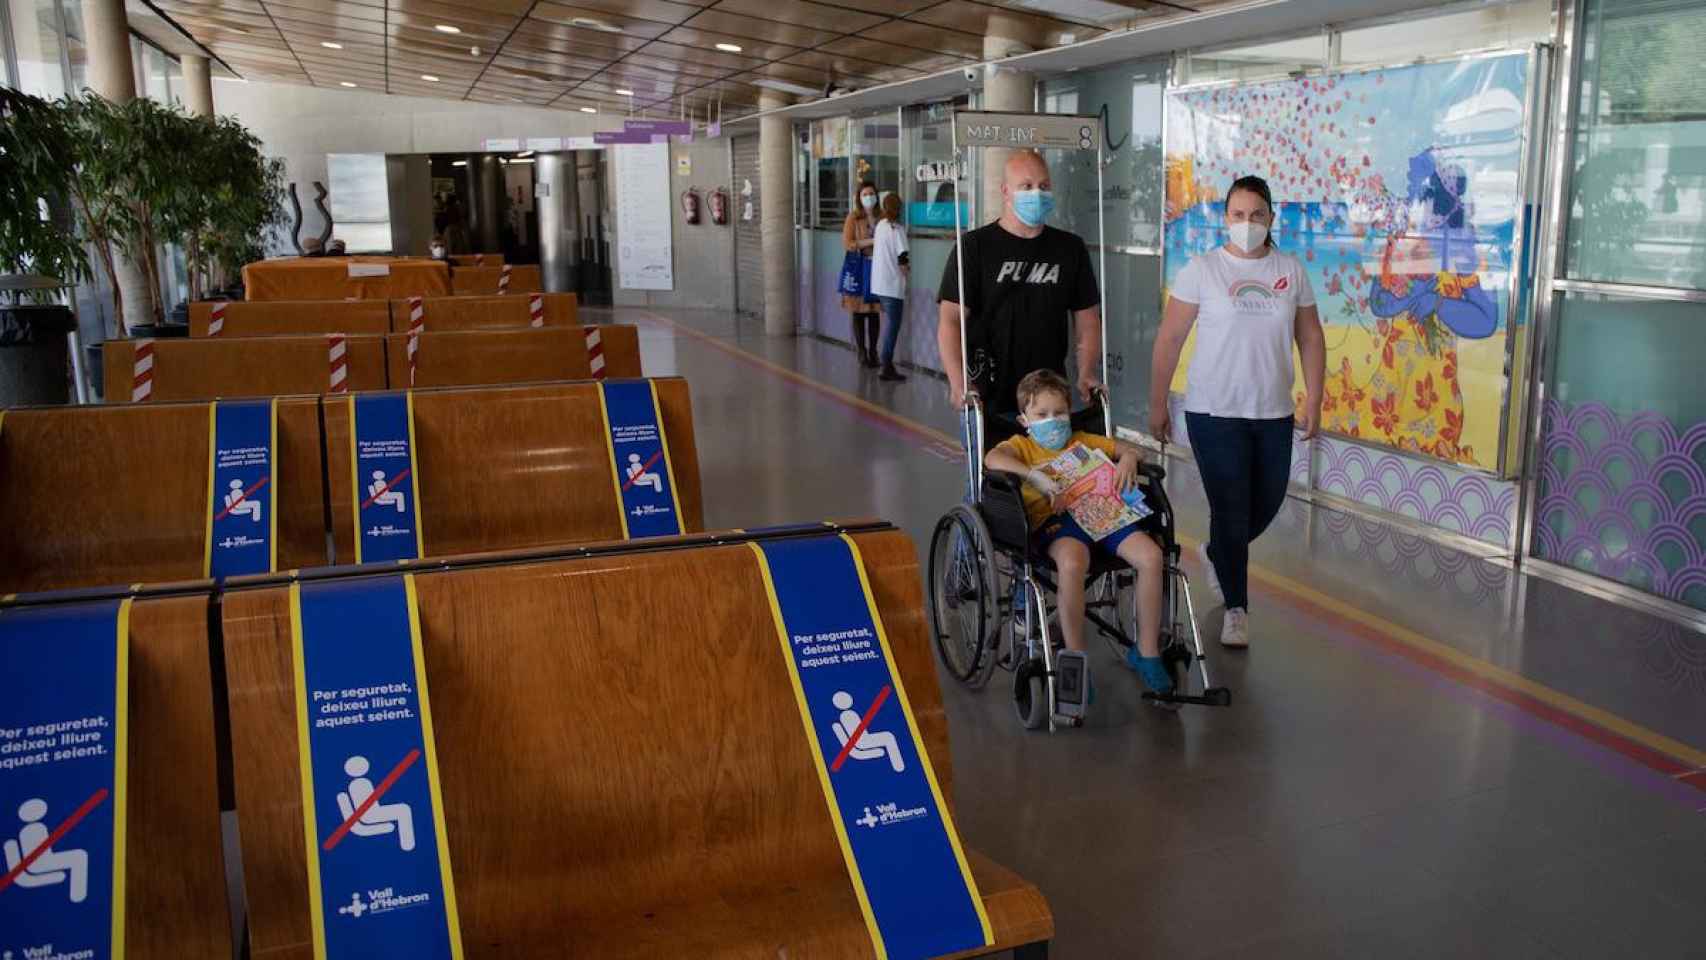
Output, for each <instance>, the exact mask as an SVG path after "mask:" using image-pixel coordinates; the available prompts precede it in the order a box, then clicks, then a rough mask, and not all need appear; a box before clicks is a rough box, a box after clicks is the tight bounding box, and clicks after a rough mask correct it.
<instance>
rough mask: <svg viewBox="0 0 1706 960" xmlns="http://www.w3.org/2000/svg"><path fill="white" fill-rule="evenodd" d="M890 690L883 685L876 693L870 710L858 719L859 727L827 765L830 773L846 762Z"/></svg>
mask: <svg viewBox="0 0 1706 960" xmlns="http://www.w3.org/2000/svg"><path fill="white" fill-rule="evenodd" d="M890 689H892V688H890V687H889V686H888V685H887V684H884V685H883V688H882V689H881V690H878V691H877V698H876V699H875V700H872V701H871V709H869V710H866V711H865V715H864V716H863V717H860V718H859V726H858V727H856V728H855V729H854V730H853V732H852V733H850V734H848V735H847V742H846V743H844V744H842V745H841V752H840V753H838V754H836V755H835V762H834V763H831V764H830V765H829V770H830V772H831V773H834V772H836V771H839V770H840V769H841V765H842V764H844V763H846V762H847V755H848V754H850V753H852V752H853V745H854V744H856V743H858V742H859V738H860V737H862V736H864V735H865V730H866V728H868V727H870V725H871V718H872V717H875V716H876V715H877V711H878V710H880V709H882V706H883V703H884V701H886V700H888V698H889V690H890Z"/></svg>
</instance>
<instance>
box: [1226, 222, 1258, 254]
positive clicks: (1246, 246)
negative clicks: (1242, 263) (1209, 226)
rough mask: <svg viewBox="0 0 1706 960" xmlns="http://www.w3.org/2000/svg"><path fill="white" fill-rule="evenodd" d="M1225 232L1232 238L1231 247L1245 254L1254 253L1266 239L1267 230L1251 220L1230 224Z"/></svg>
mask: <svg viewBox="0 0 1706 960" xmlns="http://www.w3.org/2000/svg"><path fill="white" fill-rule="evenodd" d="M1226 232H1227V233H1228V234H1230V235H1231V237H1232V245H1233V246H1235V247H1237V248H1238V249H1240V250H1242V251H1244V252H1245V253H1255V252H1256V251H1257V250H1259V249H1261V246H1262V244H1263V243H1264V242H1265V241H1266V240H1267V239H1268V228H1267V227H1266V226H1264V225H1263V224H1260V223H1256V222H1254V221H1251V220H1246V221H1244V222H1243V223H1234V224H1231V225H1229V226H1227V228H1226Z"/></svg>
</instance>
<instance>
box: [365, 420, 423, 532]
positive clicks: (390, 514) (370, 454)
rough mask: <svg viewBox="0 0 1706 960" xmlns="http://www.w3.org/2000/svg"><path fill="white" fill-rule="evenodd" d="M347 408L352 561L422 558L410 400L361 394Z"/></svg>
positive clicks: (419, 510)
mask: <svg viewBox="0 0 1706 960" xmlns="http://www.w3.org/2000/svg"><path fill="white" fill-rule="evenodd" d="M349 404H350V407H349V411H350V472H351V475H350V480H351V482H352V484H353V491H354V498H355V562H356V563H383V562H386V561H390V560H413V559H415V558H417V557H419V556H421V554H422V549H421V543H422V540H421V508H420V502H419V495H418V491H419V489H420V486H419V484H418V483H417V482H416V481H417V479H418V472H417V471H416V469H415V402H414V396H413V395H412V394H410V393H408V392H403V393H366V394H361V395H359V396H352V397H350V400H349Z"/></svg>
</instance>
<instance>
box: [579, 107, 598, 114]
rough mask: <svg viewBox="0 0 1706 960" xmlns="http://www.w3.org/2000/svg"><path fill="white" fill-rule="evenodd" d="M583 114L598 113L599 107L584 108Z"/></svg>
mask: <svg viewBox="0 0 1706 960" xmlns="http://www.w3.org/2000/svg"><path fill="white" fill-rule="evenodd" d="M581 112H582V113H597V112H598V108H597V107H582V108H581Z"/></svg>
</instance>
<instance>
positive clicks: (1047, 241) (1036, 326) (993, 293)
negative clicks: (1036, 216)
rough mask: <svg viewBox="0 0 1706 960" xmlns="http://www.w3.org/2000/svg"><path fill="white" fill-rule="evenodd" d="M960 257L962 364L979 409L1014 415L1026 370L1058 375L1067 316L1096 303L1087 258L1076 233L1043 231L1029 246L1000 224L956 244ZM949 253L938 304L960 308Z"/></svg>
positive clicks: (1067, 335)
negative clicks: (963, 276)
mask: <svg viewBox="0 0 1706 960" xmlns="http://www.w3.org/2000/svg"><path fill="white" fill-rule="evenodd" d="M960 242H961V245H962V246H963V247H964V248H965V254H966V303H965V306H966V308H967V310H968V314H969V316H968V318H967V323H966V350H967V353H968V356H967V358H966V361H967V366H968V368H969V369H970V370H971V374H972V383H973V384H975V385H976V386H977V387H978V389H979V391H980V392H981V393H982V395H983V399H984V407H985V409H987V410H990V411H992V412H995V413H1017V412H1018V398H1017V396H1016V395H1015V391H1017V390H1018V388H1019V381H1020V380H1021V379H1023V378H1024V376H1025V374H1027V373H1030V372H1031V371H1032V370H1041V369H1045V368H1046V369H1049V370H1053V371H1055V372H1056V373H1059V374H1062V375H1065V373H1066V355H1067V352H1068V351H1069V350H1070V349H1071V343H1072V314H1073V312H1074V311H1078V310H1087V309H1089V308H1090V307H1094V306H1096V305H1097V304H1099V303H1101V301H1102V298H1101V291H1100V290H1099V289H1098V288H1097V286H1096V271H1095V269H1094V268H1093V267H1092V266H1091V264H1090V251H1089V249H1088V248H1086V247H1085V246H1084V241H1083V239H1082V238H1080V237H1079V236H1078V235H1077V234H1075V233H1068V232H1066V231H1065V230H1056V229H1055V228H1054V227H1049V226H1045V227H1043V232H1042V233H1040V234H1038V235H1037V236H1036V237H1034V238H1032V239H1026V238H1024V237H1019V236H1015V235H1013V234H1011V233H1008V232H1007V230H1006V229H1004V228H1003V227H1002V226H1001V224H1000V222H999V221H997V222H995V223H991V224H989V225H988V226H984V227H979V228H978V229H976V230H973V231H971V232H970V233H967V234H966V235H965V236H964V237H963V238H961V241H960ZM959 291H960V285H959V277H958V275H957V272H956V269H955V254H954V253H952V252H950V253H949V254H948V267H947V269H946V270H943V271H942V285H941V288H940V289H939V290H938V291H937V297H938V299H941V300H946V301H948V302H949V303H959V302H960V293H959Z"/></svg>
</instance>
